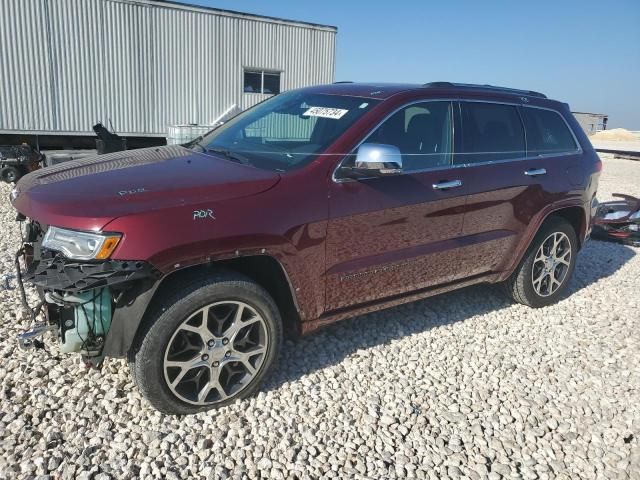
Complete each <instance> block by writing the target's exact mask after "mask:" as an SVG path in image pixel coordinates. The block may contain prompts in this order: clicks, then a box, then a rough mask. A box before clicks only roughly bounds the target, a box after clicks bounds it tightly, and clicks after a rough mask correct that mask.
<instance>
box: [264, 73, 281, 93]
mask: <svg viewBox="0 0 640 480" xmlns="http://www.w3.org/2000/svg"><path fill="white" fill-rule="evenodd" d="M262 93H269V94H272V95H276V94H278V93H280V74H279V73H265V74H264V90H263V92H262Z"/></svg>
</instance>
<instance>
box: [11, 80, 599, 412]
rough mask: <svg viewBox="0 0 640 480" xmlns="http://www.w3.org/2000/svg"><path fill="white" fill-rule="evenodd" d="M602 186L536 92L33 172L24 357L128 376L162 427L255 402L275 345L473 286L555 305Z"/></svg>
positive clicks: (364, 104)
mask: <svg viewBox="0 0 640 480" xmlns="http://www.w3.org/2000/svg"><path fill="white" fill-rule="evenodd" d="M600 169H601V162H600V160H599V159H598V157H597V155H596V153H595V152H594V150H593V148H592V146H591V144H590V142H589V141H588V139H587V138H586V136H585V134H584V133H583V132H582V130H581V129H580V127H579V126H578V124H577V123H576V120H575V119H574V118H573V116H572V115H571V113H570V111H569V107H568V105H567V104H565V103H560V102H557V101H553V100H550V99H547V98H546V96H544V95H542V94H540V93H537V92H533V91H525V90H514V89H507V88H498V87H491V86H478V85H463V84H452V83H448V82H435V83H430V84H426V85H378V84H375V85H371V84H355V83H340V84H333V85H324V86H316V87H310V88H304V89H300V90H294V91H289V92H286V93H282V94H280V95H277V96H275V97H272V98H271V99H269V100H267V101H265V102H263V103H260V104H259V105H257V106H255V107H253V108H251V109H249V110H247V111H246V112H244V113H242V114H240V115H239V116H237V117H235V118H234V119H232V120H231V121H229V122H227V123H226V124H224V125H222V126H220V127H218V128H216V129H214V130H212V131H211V132H209V133H208V134H207V135H205V136H204V137H201V138H198V139H196V140H194V141H193V142H191V143H189V144H186V145H183V146H167V147H160V148H148V149H143V150H136V151H127V152H118V153H114V154H108V155H103V156H98V157H95V158H93V159H89V160H87V159H83V160H81V161H78V162H69V163H64V164H60V165H57V166H53V167H50V168H45V169H42V170H39V171H36V172H33V173H30V174H28V175H26V176H25V177H24V178H23V179H22V180H21V181H20V182H19V183H18V185H17V187H16V189H15V191H14V192H13V193H12V201H13V204H14V206H15V208H16V209H17V210H18V212H19V214H18V219H19V220H20V221H22V222H23V223H24V225H23V229H22V231H23V245H22V248H21V249H20V251H19V252H18V255H17V259H19V260H20V262H22V263H23V264H24V265H23V266H22V269H23V270H24V273H22V277H23V278H24V280H25V281H28V282H31V283H32V284H35V285H36V287H37V289H38V291H39V293H40V296H41V299H42V305H41V306H39V307H37V308H36V307H32V306H28V305H27V306H28V307H29V309H30V310H29V311H30V312H31V314H32V317H33V318H34V320H35V318H36V317H37V316H38V312H39V311H40V310H41V309H42V311H43V314H44V316H45V318H46V322H45V323H43V324H40V325H36V327H35V328H34V330H32V331H29V332H25V333H24V334H22V336H21V337H20V341H21V343H22V345H23V346H25V347H28V346H33V345H34V344H35V342H37V341H38V340H37V339H36V338H35V337H37V336H38V335H40V334H41V333H42V332H44V331H47V330H53V331H55V332H56V334H57V335H58V338H59V341H60V348H61V350H62V351H63V352H79V353H81V354H82V356H83V357H84V359H85V361H86V362H87V363H88V364H90V365H93V366H100V364H101V362H103V360H104V358H105V357H128V359H129V362H130V366H131V371H132V373H133V377H134V379H135V381H136V383H137V385H138V386H139V388H140V390H141V392H142V394H143V395H144V396H145V397H146V398H147V399H148V400H149V401H150V402H151V404H153V405H154V406H155V407H156V408H158V409H159V410H161V411H163V412H168V413H178V414H185V413H193V412H198V411H202V410H207V409H210V408H213V407H217V406H220V405H224V404H227V403H229V402H232V401H234V400H236V399H238V398H242V397H246V396H247V395H250V394H252V393H253V392H255V391H256V389H258V388H259V384H260V382H261V380H262V379H263V378H264V377H265V375H266V374H267V372H268V371H269V369H270V368H271V367H272V366H273V364H274V362H275V360H276V357H277V355H278V349H279V347H280V344H281V341H282V340H281V339H282V336H283V331H284V332H292V333H298V334H306V333H309V332H312V331H314V330H316V329H317V328H319V327H321V326H324V325H327V324H329V323H332V322H335V321H337V320H340V319H344V318H347V317H352V316H355V315H360V314H362V313H365V312H371V311H374V310H379V309H382V308H387V307H390V306H393V305H398V304H401V303H404V302H409V301H413V300H416V299H419V298H424V297H427V296H430V295H434V294H437V293H440V292H445V291H449V290H453V289H457V288H461V287H464V286H466V285H471V284H477V283H481V282H486V283H501V284H502V285H503V286H504V289H505V291H507V292H508V293H509V294H510V295H511V296H512V297H513V298H514V299H515V300H516V301H517V302H520V303H523V304H526V305H529V306H531V307H543V306H545V305H549V304H551V303H553V302H555V301H557V300H558V299H559V298H560V297H561V296H562V295H563V294H564V293H565V292H566V290H567V285H568V283H569V279H570V277H571V274H572V272H573V270H574V267H575V264H576V257H577V254H578V251H579V250H580V248H581V246H582V245H583V243H584V242H585V240H586V239H587V238H588V235H589V232H590V228H591V219H592V217H593V214H594V210H595V207H596V201H595V194H596V188H597V182H598V175H599V171H600ZM20 262H18V260H17V261H16V263H20ZM20 269H21V268H20V266H19V267H18V271H19V274H20ZM21 280H22V278H21ZM22 298H23V303H24V304H26V303H27V302H26V298H25V296H24V295H22ZM363 328H366V326H363Z"/></svg>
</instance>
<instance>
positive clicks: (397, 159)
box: [354, 143, 402, 175]
mask: <svg viewBox="0 0 640 480" xmlns="http://www.w3.org/2000/svg"><path fill="white" fill-rule="evenodd" d="M354 168H356V169H357V170H369V171H371V172H372V173H373V172H376V173H377V174H379V175H397V174H399V173H402V154H401V153H400V149H399V148H398V147H396V146H394V145H386V144H382V143H363V144H362V145H360V147H359V148H358V153H357V155H356V161H355V164H354Z"/></svg>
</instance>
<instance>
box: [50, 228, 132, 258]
mask: <svg viewBox="0 0 640 480" xmlns="http://www.w3.org/2000/svg"><path fill="white" fill-rule="evenodd" d="M120 237H121V235H120V234H113V233H109V234H101V233H88V232H77V231H75V230H66V229H64V228H57V227H49V230H47V233H46V234H45V235H44V240H43V241H42V246H43V247H46V248H50V249H51V250H56V251H58V252H61V253H62V254H63V255H64V256H65V257H67V258H71V259H73V260H105V259H107V258H109V257H110V256H111V253H112V252H113V251H114V250H115V248H116V246H117V245H118V242H119V241H120Z"/></svg>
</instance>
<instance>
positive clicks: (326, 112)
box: [302, 107, 349, 120]
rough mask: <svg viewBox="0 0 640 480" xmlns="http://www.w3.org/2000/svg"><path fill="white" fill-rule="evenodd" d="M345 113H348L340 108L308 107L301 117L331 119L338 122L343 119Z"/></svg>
mask: <svg viewBox="0 0 640 480" xmlns="http://www.w3.org/2000/svg"><path fill="white" fill-rule="evenodd" d="M346 113H349V110H344V109H342V108H329V107H309V109H308V110H307V111H306V112H304V113H303V114H302V115H304V116H307V117H322V118H333V119H334V120H339V119H340V118H342V117H344V115H345V114H346Z"/></svg>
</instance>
